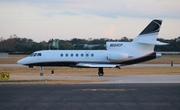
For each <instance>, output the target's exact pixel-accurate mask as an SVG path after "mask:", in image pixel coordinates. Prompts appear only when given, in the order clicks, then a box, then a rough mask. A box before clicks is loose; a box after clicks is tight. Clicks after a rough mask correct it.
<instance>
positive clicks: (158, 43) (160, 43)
mask: <svg viewBox="0 0 180 110" xmlns="http://www.w3.org/2000/svg"><path fill="white" fill-rule="evenodd" d="M137 42H138V43H141V44H150V45H168V43H164V42H159V41H154V42H149V41H137Z"/></svg>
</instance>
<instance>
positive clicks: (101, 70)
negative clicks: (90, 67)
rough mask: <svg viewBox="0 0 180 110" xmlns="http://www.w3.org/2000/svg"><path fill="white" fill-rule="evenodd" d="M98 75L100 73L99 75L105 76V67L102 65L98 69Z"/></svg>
mask: <svg viewBox="0 0 180 110" xmlns="http://www.w3.org/2000/svg"><path fill="white" fill-rule="evenodd" d="M98 75H99V76H103V75H104V72H103V68H102V67H100V68H99V69H98Z"/></svg>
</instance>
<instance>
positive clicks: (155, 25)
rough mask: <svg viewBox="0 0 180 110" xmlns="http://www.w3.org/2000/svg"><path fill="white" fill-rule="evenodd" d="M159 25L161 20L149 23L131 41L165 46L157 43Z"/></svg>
mask: <svg viewBox="0 0 180 110" xmlns="http://www.w3.org/2000/svg"><path fill="white" fill-rule="evenodd" d="M161 24H162V20H159V19H155V20H153V21H151V22H150V23H149V25H148V26H147V27H146V28H145V29H144V30H143V31H142V32H141V33H140V34H139V35H138V36H137V37H136V38H135V39H134V40H133V42H137V43H140V44H149V45H166V43H162V42H159V41H157V36H158V34H159V31H160V28H161Z"/></svg>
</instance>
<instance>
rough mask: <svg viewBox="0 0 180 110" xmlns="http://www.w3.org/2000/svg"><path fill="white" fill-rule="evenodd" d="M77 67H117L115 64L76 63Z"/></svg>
mask: <svg viewBox="0 0 180 110" xmlns="http://www.w3.org/2000/svg"><path fill="white" fill-rule="evenodd" d="M76 66H78V67H91V68H99V67H104V68H115V67H117V65H116V64H98V63H78V64H76Z"/></svg>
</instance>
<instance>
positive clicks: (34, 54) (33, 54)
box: [30, 53, 42, 57]
mask: <svg viewBox="0 0 180 110" xmlns="http://www.w3.org/2000/svg"><path fill="white" fill-rule="evenodd" d="M35 56H42V54H41V53H32V54H31V55H30V57H35Z"/></svg>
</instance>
